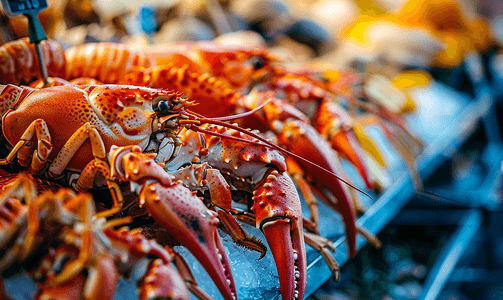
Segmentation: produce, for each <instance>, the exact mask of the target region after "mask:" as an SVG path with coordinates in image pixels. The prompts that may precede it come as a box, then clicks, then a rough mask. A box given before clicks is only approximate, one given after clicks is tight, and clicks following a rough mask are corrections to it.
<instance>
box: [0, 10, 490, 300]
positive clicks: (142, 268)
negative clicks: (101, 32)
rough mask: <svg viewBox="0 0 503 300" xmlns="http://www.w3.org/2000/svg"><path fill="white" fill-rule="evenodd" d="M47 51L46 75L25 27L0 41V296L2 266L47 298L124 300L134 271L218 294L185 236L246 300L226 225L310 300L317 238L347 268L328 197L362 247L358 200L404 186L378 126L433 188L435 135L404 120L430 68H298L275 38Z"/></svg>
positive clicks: (157, 283) (51, 44)
mask: <svg viewBox="0 0 503 300" xmlns="http://www.w3.org/2000/svg"><path fill="white" fill-rule="evenodd" d="M208 5H209V4H208ZM404 11H405V9H404ZM419 21H420V20H419V19H418V21H417V22H418V23H419ZM465 23H466V22H465ZM465 23H463V24H465ZM299 24H300V25H302V24H303V23H302V22H300V21H299V22H297V25H298V26H300V25H299ZM467 24H468V23H466V24H465V25H467ZM439 26H440V25H439ZM467 26H468V25H467ZM473 30H475V29H473ZM439 34H440V33H439ZM476 46H477V47H478V44H475V43H474V46H473V47H476ZM480 47H482V46H480ZM318 48H319V47H317V48H316V49H317V50H316V52H317V53H321V52H322V51H321V48H319V49H318ZM42 52H43V57H44V60H45V63H46V64H47V69H48V73H49V76H50V77H49V78H48V79H47V81H44V80H43V79H42V78H41V74H40V71H39V69H40V66H39V62H38V60H37V56H36V53H35V48H34V46H33V45H32V44H30V43H29V41H28V39H27V38H22V39H19V40H15V41H11V42H8V43H5V44H3V45H1V46H0V116H1V117H2V121H1V126H2V135H1V136H2V139H0V153H1V154H0V183H1V184H2V188H1V190H0V245H1V248H0V250H1V251H0V271H1V274H2V275H1V276H0V296H3V297H6V298H7V297H9V296H8V295H9V291H8V289H5V288H3V285H2V284H1V283H2V282H1V280H3V279H4V278H6V279H8V278H9V276H12V274H19V273H24V274H27V275H28V276H29V277H30V278H31V280H32V281H33V282H35V283H36V284H37V289H38V290H37V292H36V294H35V296H34V297H35V299H113V298H114V296H115V295H116V292H117V286H118V283H119V281H120V280H121V278H127V279H128V280H131V279H132V280H134V282H135V284H136V286H137V287H138V291H137V295H138V299H190V298H191V295H192V296H195V297H197V298H199V299H211V297H210V296H209V295H208V294H207V293H206V292H205V291H204V290H203V289H202V288H200V287H199V286H198V285H197V283H196V280H195V279H194V276H193V275H192V273H191V270H190V267H189V265H188V264H187V262H185V261H184V259H183V258H182V256H181V255H180V254H178V253H177V251H178V250H176V251H175V250H174V249H177V248H174V247H180V248H183V249H185V250H187V251H188V252H190V254H191V255H192V256H193V257H194V258H195V260H197V262H198V263H199V264H200V265H201V266H202V268H204V271H205V272H206V273H207V274H208V275H209V277H210V278H211V280H212V281H213V284H214V285H215V286H216V288H217V289H218V292H219V293H220V295H219V297H222V298H224V299H228V300H231V299H238V298H239V296H240V295H239V293H238V290H237V288H236V281H235V277H234V276H233V272H232V268H233V266H232V264H231V263H230V258H229V255H228V253H227V252H228V250H227V249H226V248H225V247H224V244H223V242H222V239H223V238H228V239H229V240H232V242H233V243H234V245H235V246H236V247H241V248H244V249H245V250H246V251H253V252H255V253H256V254H257V256H260V258H259V259H262V258H263V257H264V256H265V255H266V253H267V252H269V251H270V253H271V254H272V257H273V259H274V262H275V266H276V270H277V277H278V286H279V290H280V292H281V298H282V299H303V298H304V296H305V293H306V284H307V277H308V276H307V264H308V258H307V257H306V247H307V246H309V247H312V248H313V249H315V250H316V251H318V252H319V253H320V255H321V256H322V258H323V259H324V261H325V263H326V264H327V265H328V268H329V269H330V271H331V272H332V275H333V277H334V280H335V281H337V280H339V277H340V272H339V266H338V263H337V261H336V260H335V258H334V251H335V249H336V248H335V246H334V243H333V241H331V240H330V239H328V238H326V237H324V236H322V235H321V234H320V232H321V230H320V228H319V227H320V223H321V222H320V216H319V211H318V200H321V201H322V202H323V203H324V204H323V205H326V206H327V207H329V208H330V209H331V213H332V214H333V216H334V217H333V219H332V220H330V222H333V224H334V226H338V227H340V228H344V230H343V232H341V234H344V235H345V238H346V243H347V255H348V257H350V258H351V257H354V256H355V255H356V253H357V251H358V242H357V236H358V235H361V236H362V237H364V238H365V239H366V240H367V242H368V243H369V244H372V245H373V246H375V247H380V245H381V244H380V241H379V240H378V239H377V238H376V237H375V236H374V235H373V234H372V233H370V232H369V231H368V230H367V229H366V228H363V227H362V226H358V225H357V224H356V219H357V218H358V216H360V215H361V214H363V213H365V209H366V205H364V204H363V202H362V199H361V198H362V197H368V198H370V199H372V197H371V196H370V195H369V194H372V195H379V194H380V193H381V192H383V191H384V190H386V188H387V187H388V186H389V185H390V180H389V178H388V176H387V170H386V168H387V161H386V159H385V158H384V157H385V155H383V154H382V150H381V145H380V144H379V143H380V142H379V140H378V139H375V137H374V136H373V135H371V134H369V133H368V130H367V129H368V128H370V127H372V128H374V129H376V130H378V131H379V132H380V133H381V134H382V136H384V137H385V139H386V142H387V143H388V144H389V145H391V147H392V148H393V150H394V151H395V152H396V153H397V154H398V156H399V157H400V158H401V160H402V162H403V164H404V165H405V166H406V167H407V168H408V171H409V172H410V173H411V177H412V178H413V184H414V188H415V189H417V190H421V189H422V180H421V178H420V176H419V173H418V170H417V166H416V158H417V157H418V155H419V154H421V152H422V151H423V141H421V140H420V139H419V138H418V137H417V136H416V134H415V133H414V131H413V130H411V129H410V128H408V127H407V125H406V124H407V122H406V121H405V118H406V117H407V114H409V113H411V112H414V109H415V108H416V103H415V99H414V97H413V96H412V93H409V92H410V91H411V90H412V89H413V88H414V87H420V86H425V85H427V84H428V83H429V82H430V81H431V80H432V79H431V78H430V77H428V75H424V73H426V72H424V73H421V72H420V71H404V70H403V69H402V68H400V67H397V68H395V69H393V68H388V67H389V66H390V64H389V62H384V63H383V62H379V61H374V62H372V63H366V64H365V67H364V70H363V71H362V70H359V71H358V70H357V68H355V69H353V70H339V69H335V68H334V67H330V64H325V65H323V64H317V65H314V64H303V65H301V64H294V65H292V64H288V63H286V62H285V61H284V57H282V56H281V55H278V53H277V52H276V53H275V52H274V51H270V50H269V49H266V48H265V47H261V46H253V45H222V44H217V43H214V42H209V41H208V42H184V43H176V44H164V43H162V44H155V45H141V44H138V45H131V44H122V43H112V42H97V43H82V44H80V45H77V46H74V47H63V46H62V45H60V44H59V43H58V42H57V41H55V40H47V41H43V43H42ZM440 55H441V54H440ZM380 63H382V64H380ZM327 65H328V67H327ZM322 66H323V67H322ZM45 82H47V84H46V83H45ZM343 165H344V167H345V166H346V165H347V166H349V167H350V168H352V171H354V172H352V173H355V174H357V178H356V180H354V179H355V178H351V176H349V175H348V172H347V170H345V168H344V167H343ZM302 207H308V210H309V211H302ZM337 214H338V215H340V219H339V218H338V216H336V215H337ZM339 220H342V224H338V223H339ZM245 225H251V226H254V227H256V229H257V232H260V233H261V236H263V237H264V238H265V240H261V238H259V237H257V236H254V235H253V234H250V233H249V232H247V230H246V229H245V228H246V226H245ZM175 267H176V268H175ZM253 271H254V272H261V270H253ZM63 295H66V296H63ZM65 297H66V298H65ZM7 299H8V298H7Z"/></svg>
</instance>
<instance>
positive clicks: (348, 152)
mask: <svg viewBox="0 0 503 300" xmlns="http://www.w3.org/2000/svg"><path fill="white" fill-rule="evenodd" d="M329 142H330V145H332V147H333V148H334V149H335V150H336V151H337V152H339V153H342V154H343V155H344V156H345V157H346V158H347V159H348V160H349V161H350V162H351V164H353V166H355V167H356V168H357V169H358V172H359V173H360V176H361V177H362V178H363V181H364V182H365V185H366V186H367V188H368V189H372V182H371V180H370V175H369V174H370V173H369V170H368V166H367V164H366V163H365V161H366V160H365V156H364V153H363V151H362V147H361V145H360V144H359V143H358V140H357V138H356V135H355V132H354V131H353V129H351V128H350V129H347V130H345V129H342V128H341V129H340V130H338V131H337V132H336V133H334V134H332V136H331V137H330V139H329Z"/></svg>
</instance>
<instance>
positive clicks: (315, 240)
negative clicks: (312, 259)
mask: <svg viewBox="0 0 503 300" xmlns="http://www.w3.org/2000/svg"><path fill="white" fill-rule="evenodd" d="M304 239H305V241H306V243H307V244H308V245H309V246H311V247H313V248H314V249H315V250H316V251H318V252H319V253H320V254H321V256H322V257H323V259H324V260H325V263H326V264H327V266H328V268H329V269H330V271H331V272H332V275H333V276H334V281H335V282H337V281H339V279H340V277H341V272H340V269H339V264H338V263H337V261H336V260H335V258H334V256H333V255H332V253H330V251H329V250H331V251H335V245H334V244H333V243H332V241H331V240H329V239H327V238H324V237H322V236H319V235H316V234H312V233H309V232H304Z"/></svg>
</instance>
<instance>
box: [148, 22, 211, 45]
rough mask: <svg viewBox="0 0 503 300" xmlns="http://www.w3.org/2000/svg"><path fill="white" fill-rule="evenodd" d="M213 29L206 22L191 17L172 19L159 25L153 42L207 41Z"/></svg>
mask: <svg viewBox="0 0 503 300" xmlns="http://www.w3.org/2000/svg"><path fill="white" fill-rule="evenodd" d="M214 37H215V36H214V33H213V30H212V29H211V28H210V26H208V25H207V24H206V23H204V22H202V21H200V20H198V19H197V18H192V17H180V18H176V19H173V20H171V21H169V22H167V23H166V24H164V25H163V26H162V27H161V30H159V32H158V33H157V34H156V35H155V36H154V44H162V43H173V42H182V41H209V40H212V39H213V38H214Z"/></svg>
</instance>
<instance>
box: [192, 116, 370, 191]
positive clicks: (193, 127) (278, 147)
mask: <svg viewBox="0 0 503 300" xmlns="http://www.w3.org/2000/svg"><path fill="white" fill-rule="evenodd" d="M194 121H196V122H197V123H199V124H203V123H207V124H213V125H220V126H224V127H227V128H230V129H234V130H237V131H239V132H242V133H244V134H247V135H249V136H251V137H254V138H256V139H258V140H259V141H261V142H263V143H259V142H254V141H249V140H245V139H242V138H238V137H234V136H228V135H223V134H219V133H216V132H211V131H208V130H205V129H201V128H199V127H198V126H196V125H195V124H194V123H196V122H194V123H192V124H190V125H189V127H188V128H189V129H191V130H194V131H199V132H202V133H206V134H209V135H213V136H218V137H221V138H225V139H230V140H234V141H239V142H244V143H248V144H253V145H259V146H267V147H270V148H273V149H275V150H278V151H280V152H282V153H284V154H286V155H290V156H293V157H295V158H297V159H299V160H301V161H303V162H305V163H308V164H310V165H312V166H314V167H316V168H318V169H319V170H321V171H323V172H325V173H327V174H329V175H331V176H334V177H335V178H337V179H338V180H339V181H342V182H344V183H345V184H347V185H348V186H350V187H352V188H353V189H355V190H357V191H358V192H360V193H362V194H364V195H365V196H367V197H369V198H370V199H371V200H373V199H372V197H371V196H370V195H369V194H367V193H366V192H364V191H363V190H361V189H359V188H357V187H356V186H354V185H353V184H351V183H349V182H348V181H346V180H344V179H343V178H341V177H339V176H337V175H336V174H334V173H333V172H331V171H329V170H327V169H325V168H323V167H322V166H320V165H317V164H315V163H313V162H312V161H310V160H307V159H305V158H304V157H302V156H299V155H297V154H295V153H292V152H290V151H288V150H286V149H283V148H281V147H280V146H278V145H276V144H274V143H272V142H270V141H268V140H267V139H265V138H263V137H261V136H260V135H258V134H256V133H253V132H250V131H248V130H246V129H243V128H241V127H239V126H235V125H232V124H228V123H224V122H221V121H219V120H213V119H208V118H202V119H198V120H194Z"/></svg>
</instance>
